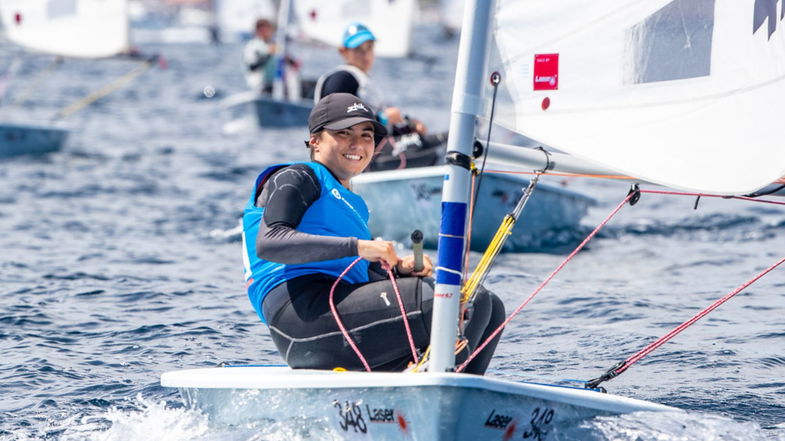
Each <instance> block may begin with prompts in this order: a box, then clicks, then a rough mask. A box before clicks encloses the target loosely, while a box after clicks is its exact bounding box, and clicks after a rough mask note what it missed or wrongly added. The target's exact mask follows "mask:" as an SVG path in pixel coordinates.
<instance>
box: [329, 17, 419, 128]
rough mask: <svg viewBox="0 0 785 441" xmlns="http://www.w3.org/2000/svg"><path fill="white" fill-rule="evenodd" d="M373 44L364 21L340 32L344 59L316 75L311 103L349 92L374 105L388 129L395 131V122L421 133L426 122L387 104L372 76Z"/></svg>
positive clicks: (341, 52)
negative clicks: (322, 73)
mask: <svg viewBox="0 0 785 441" xmlns="http://www.w3.org/2000/svg"><path fill="white" fill-rule="evenodd" d="M375 44H376V36H375V35H374V34H373V32H371V30H370V29H368V27H367V26H365V25H364V24H362V23H351V24H350V25H349V26H347V27H346V29H345V30H344V32H343V39H342V46H341V47H340V48H339V49H338V51H339V52H340V54H341V56H342V57H343V59H344V61H345V62H346V63H345V64H342V65H340V66H338V67H336V68H334V69H332V70H330V71H328V72H327V73H325V74H324V75H322V76H321V77H320V78H319V80H318V81H317V82H316V88H315V90H314V103H318V102H319V100H320V99H321V98H322V97H325V96H327V95H329V94H331V93H338V92H340V93H350V94H352V95H355V96H358V97H360V98H362V99H363V100H364V101H365V102H367V103H368V104H370V105H371V106H373V108H374V109H376V110H377V111H378V112H377V119H378V120H379V122H381V123H382V124H383V125H385V126H386V127H388V129H390V131H391V132H397V131H396V130H395V128H396V126H397V127H402V126H410V127H411V128H412V129H414V130H415V131H416V132H417V133H420V134H424V133H425V132H426V130H427V129H426V127H425V125H424V124H422V123H421V122H420V121H417V120H413V119H408V118H406V117H405V116H404V115H403V114H402V113H401V110H400V109H399V108H397V107H393V106H390V105H389V104H388V103H387V101H386V100H385V97H384V94H383V93H382V91H381V89H380V88H379V87H377V86H376V85H375V84H374V83H373V81H372V80H371V76H370V70H371V67H373V62H374V58H375V55H374V45H375ZM394 134H395V133H394Z"/></svg>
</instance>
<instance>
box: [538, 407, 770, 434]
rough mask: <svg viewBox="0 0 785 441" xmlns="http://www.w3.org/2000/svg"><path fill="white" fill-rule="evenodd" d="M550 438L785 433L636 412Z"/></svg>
mask: <svg viewBox="0 0 785 441" xmlns="http://www.w3.org/2000/svg"><path fill="white" fill-rule="evenodd" d="M549 435H550V436H549V437H548V438H547V439H549V440H554V441H566V440H574V439H581V440H586V441H611V440H637V441H649V440H651V441H736V440H738V441H772V440H776V441H785V432H781V431H776V432H772V431H767V430H764V429H762V428H761V427H760V425H759V424H758V423H755V422H744V421H736V420H733V419H730V418H726V417H723V416H719V415H712V414H707V413H702V412H672V413H671V412H664V413H660V412H636V413H631V414H626V415H620V416H612V417H598V418H593V419H591V420H587V421H585V422H583V423H580V424H579V425H577V426H576V427H571V428H568V429H559V430H557V431H554V433H551V434H549Z"/></svg>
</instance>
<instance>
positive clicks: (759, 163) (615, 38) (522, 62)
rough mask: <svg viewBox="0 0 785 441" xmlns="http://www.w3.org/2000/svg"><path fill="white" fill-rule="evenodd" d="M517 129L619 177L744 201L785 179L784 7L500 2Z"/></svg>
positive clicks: (652, 0)
mask: <svg viewBox="0 0 785 441" xmlns="http://www.w3.org/2000/svg"><path fill="white" fill-rule="evenodd" d="M498 7H499V10H498V11H497V14H496V16H497V23H496V26H497V32H496V40H497V45H498V51H499V54H500V56H501V61H502V64H503V65H502V66H501V68H502V70H503V72H504V81H505V82H506V86H507V87H508V91H509V94H510V96H511V98H512V99H513V101H514V102H515V115H514V117H513V120H512V121H509V123H511V124H512V125H513V126H514V128H515V129H516V130H517V131H519V132H521V133H523V134H525V135H527V136H529V137H531V138H533V139H536V140H538V141H540V142H543V143H545V144H548V145H550V146H553V147H556V148H558V149H561V150H563V151H566V152H569V153H571V154H573V155H576V156H579V157H583V158H587V159H591V160H593V161H596V162H599V163H601V164H604V165H606V166H609V167H611V168H613V169H615V170H618V171H619V172H620V173H624V174H629V175H632V176H635V177H639V178H641V179H644V180H647V181H651V182H655V183H659V184H663V185H667V186H670V187H673V188H679V189H685V190H691V191H702V192H712V193H719V194H742V193H748V192H752V191H754V190H757V189H759V188H761V187H763V186H765V185H766V184H769V183H770V182H772V181H774V180H776V179H778V178H780V177H782V176H783V175H785V146H784V145H783V143H784V142H785V141H784V140H785V124H783V123H782V115H785V100H783V99H782V98H783V97H785V21H783V15H784V14H785V10H783V8H784V7H785V6H784V5H783V2H780V1H778V0H637V1H636V0H596V1H591V2H586V1H583V0H561V1H558V2H554V1H551V0H528V1H525V2H521V1H514V0H499V5H498Z"/></svg>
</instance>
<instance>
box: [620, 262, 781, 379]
mask: <svg viewBox="0 0 785 441" xmlns="http://www.w3.org/2000/svg"><path fill="white" fill-rule="evenodd" d="M783 262H785V257H783V258H782V259H780V261H779V262H777V263H775V264H774V265H772V266H770V267H768V268H767V269H766V270H764V271H763V272H761V273H759V274H758V275H756V276H755V277H753V278H752V279H750V280H748V281H747V282H746V283H744V284H742V285H741V286H739V287H738V288H736V289H734V290H733V291H731V292H730V293H728V294H726V295H725V296H724V297H722V298H721V299H719V300H717V301H716V302H714V303H712V304H711V306H709V307H708V308H706V309H704V310H703V311H701V312H699V313H698V314H695V315H694V316H693V317H692V318H691V319H689V320H687V321H686V322H684V323H682V324H681V325H679V326H677V327H676V328H674V329H673V330H672V331H670V332H669V333H667V334H665V335H664V336H662V337H660V338H659V339H657V340H656V341H655V342H653V343H651V344H650V345H648V346H646V347H645V348H643V349H642V350H641V351H639V352H638V353H637V354H635V355H633V356H631V357H630V358H628V359H627V360H625V361H624V364H623V365H622V366H621V367H619V368H617V369H616V374H617V375H618V374H620V373H622V372H624V371H626V370H627V368H629V367H630V366H631V365H632V364H633V363H635V362H637V361H638V360H640V359H641V358H643V357H645V356H647V355H649V353H651V352H652V351H653V350H655V349H657V348H659V347H660V346H662V345H663V344H665V343H666V342H667V341H668V340H670V339H671V338H673V337H675V336H676V335H677V334H679V333H680V332H681V331H683V330H685V329H686V328H687V327H689V326H690V325H692V324H693V323H695V322H697V321H698V320H700V319H701V318H703V317H704V316H705V315H707V314H708V313H710V312H712V311H714V310H715V309H716V308H717V307H719V306H720V305H722V304H723V303H725V302H726V301H728V300H730V299H731V298H732V297H733V296H735V295H736V294H738V293H740V292H741V291H743V290H744V289H746V288H747V287H748V286H750V285H752V284H753V283H755V282H757V281H758V279H760V278H761V277H763V276H765V275H766V274H768V273H769V272H771V271H772V270H774V268H776V267H778V266H780V265H781V264H782V263H783Z"/></svg>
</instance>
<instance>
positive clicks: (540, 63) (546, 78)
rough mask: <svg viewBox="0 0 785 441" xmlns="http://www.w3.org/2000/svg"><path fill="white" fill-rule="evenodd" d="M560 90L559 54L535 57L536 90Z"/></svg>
mask: <svg viewBox="0 0 785 441" xmlns="http://www.w3.org/2000/svg"><path fill="white" fill-rule="evenodd" d="M558 88H559V54H535V55H534V90H557V89H558Z"/></svg>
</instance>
